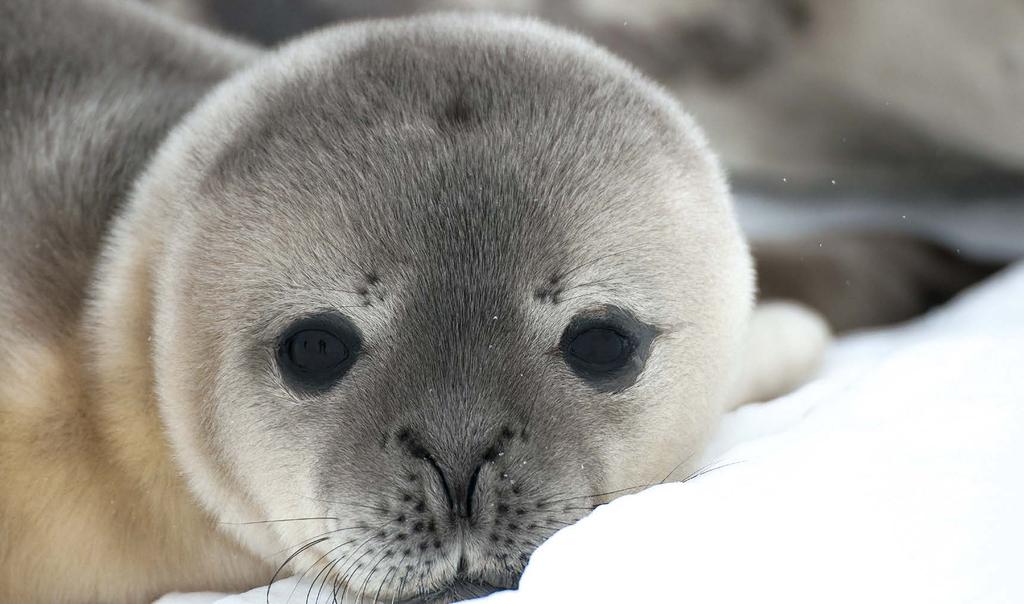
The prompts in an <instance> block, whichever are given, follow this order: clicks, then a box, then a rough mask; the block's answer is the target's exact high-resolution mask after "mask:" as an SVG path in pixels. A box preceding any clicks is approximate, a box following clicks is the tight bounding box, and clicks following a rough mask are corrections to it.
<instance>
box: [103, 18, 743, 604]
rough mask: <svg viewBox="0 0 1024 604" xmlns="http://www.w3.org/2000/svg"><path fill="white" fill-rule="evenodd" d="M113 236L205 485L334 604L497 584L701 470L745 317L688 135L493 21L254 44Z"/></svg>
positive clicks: (660, 105) (223, 508)
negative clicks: (610, 504) (256, 52)
mask: <svg viewBox="0 0 1024 604" xmlns="http://www.w3.org/2000/svg"><path fill="white" fill-rule="evenodd" d="M118 246H120V249H121V250H122V251H123V252H126V251H131V250H133V249H134V250H135V251H137V252H138V253H139V254H142V255H144V256H146V258H147V263H148V265H147V266H148V268H147V272H148V274H150V275H151V279H152V280H153V285H152V290H153V298H152V306H153V319H152V326H151V332H152V337H153V347H154V368H153V376H154V381H155V389H156V393H157V399H158V402H159V404H158V407H159V412H160V415H161V418H162V421H163V422H164V423H165V425H166V428H167V433H168V438H169V440H170V443H171V446H172V448H173V450H174V452H175V455H176V458H177V460H178V463H180V465H181V468H182V470H183V472H184V473H185V475H186V476H187V477H188V478H189V482H190V485H191V486H192V488H193V490H194V491H195V493H196V495H197V496H198V498H199V499H200V500H201V501H202V503H203V504H204V505H205V506H206V507H207V508H208V509H209V510H210V511H211V513H212V514H214V515H215V516H216V517H217V518H218V519H219V520H222V521H237V520H261V519H287V518H313V519H311V520H297V521H294V522H277V523H269V524H266V525H259V526H246V527H244V528H239V529H238V531H237V532H238V534H239V536H240V538H241V539H242V540H243V541H245V542H246V543H247V544H248V545H249V546H250V547H251V548H253V549H254V550H256V551H258V552H260V553H262V554H264V555H267V556H271V555H273V554H274V553H280V551H281V548H282V547H286V546H292V547H294V548H299V547H301V546H304V545H308V546H309V547H308V548H307V549H305V551H303V553H302V554H301V555H300V556H299V557H297V558H296V559H295V560H296V562H298V563H297V564H296V565H295V569H296V570H297V571H303V570H307V569H308V572H307V574H306V578H307V579H309V578H313V577H316V578H317V579H316V580H320V581H323V582H324V583H325V584H326V586H327V587H326V589H335V586H336V589H337V592H338V594H339V595H341V594H342V593H347V594H348V595H354V594H356V593H360V594H361V593H365V594H368V595H372V596H376V597H381V598H398V599H408V598H433V599H437V600H448V599H454V598H458V597H463V596H466V595H471V594H473V593H476V592H477V590H478V589H479V590H487V589H490V588H491V586H494V587H505V586H514V585H515V583H516V581H517V578H518V576H519V574H520V572H521V571H522V569H523V567H524V565H525V563H526V561H527V559H528V557H529V555H530V553H531V552H532V551H533V550H534V548H536V546H537V545H538V544H540V543H541V542H542V541H543V540H544V539H545V538H547V537H548V536H549V535H550V534H552V533H553V532H554V531H556V530H557V529H558V528H560V527H562V526H565V525H566V524H568V523H571V522H573V521H574V520H576V519H578V518H579V517H581V516H582V515H584V514H585V513H586V511H588V510H589V509H590V508H591V507H592V506H593V505H594V504H596V503H598V502H600V501H604V500H606V499H608V498H610V497H612V496H614V495H615V494H616V493H617V492H619V491H620V490H622V489H628V488H629V487H637V486H642V485H646V484H650V483H652V482H657V481H660V480H662V479H664V478H666V477H667V476H668V475H669V474H670V473H672V472H673V471H680V472H685V471H688V470H689V469H692V464H693V463H694V462H695V459H696V456H695V455H696V453H698V452H699V451H700V449H701V447H702V445H703V443H704V440H705V438H706V436H707V433H708V431H709V430H710V428H711V426H712V425H713V422H714V420H715V418H716V417H717V415H718V414H719V412H720V409H721V406H722V400H721V399H722V397H723V396H724V395H725V392H726V391H727V389H728V381H729V376H730V375H731V373H732V371H733V364H734V360H735V357H736V349H737V347H738V342H739V339H740V337H741V333H742V331H743V328H744V325H745V323H746V320H747V316H748V313H749V310H750V306H751V302H752V284H751V281H752V280H751V268H750V260H749V257H748V252H747V249H746V247H745V244H744V242H743V240H742V237H741V235H740V232H739V230H738V227H737V225H736V223H735V220H734V217H733V213H732V209H731V205H730V201H729V198H728V192H727V189H726V185H725V184H724V180H723V176H722V174H721V171H720V169H719V167H718V166H717V163H716V162H715V160H714V158H713V157H712V155H711V154H710V152H709V151H708V149H707V147H706V145H705V142H704V140H703V138H702V136H701V135H700V134H699V133H698V131H697V130H696V128H695V126H694V125H693V124H692V123H691V121H690V120H689V118H688V117H687V116H685V115H684V114H683V113H682V112H681V111H680V109H679V108H677V107H676V106H675V105H674V103H673V102H672V101H671V100H670V99H669V98H668V97H667V96H666V95H665V94H664V93H663V92H662V91H661V90H659V89H658V88H656V87H655V86H654V85H652V84H651V83H650V82H648V81H647V80H645V79H644V78H643V77H641V76H640V75H638V74H637V72H635V71H634V70H632V69H631V68H629V67H628V66H626V65H625V64H623V63H622V62H620V61H618V60H617V59H615V58H613V57H611V56H610V55H609V54H607V53H606V52H604V51H602V50H600V49H598V48H596V47H594V46H593V45H591V44H589V43H588V42H586V41H584V40H582V39H581V38H579V37H577V36H574V35H572V34H569V33H566V32H564V31H561V30H558V29H554V28H551V27H548V26H544V25H541V24H538V23H535V22H532V21H525V20H512V19H504V18H497V17H490V16H473V17H469V16H434V17H425V18H417V19H412V20H406V21H391V22H371V23H365V24H356V25H346V26H342V27H338V28H334V29H329V30H325V31H323V32H320V33H316V34H314V35H312V36H310V37H307V38H305V39H302V40H300V41H298V42H296V43H294V44H291V45H289V46H286V47H284V48H283V49H281V50H279V51H276V52H274V53H272V54H271V55H269V56H268V57H267V58H266V59H265V60H263V61H261V62H259V63H258V64H256V65H255V66H253V67H252V68H251V69H249V70H248V71H246V72H245V73H242V74H240V75H239V76H237V77H235V78H234V79H232V80H230V81H229V82H227V83H225V84H224V85H223V86H222V87H221V88H220V89H219V90H218V91H216V92H215V93H214V94H212V95H211V97H210V98H209V99H207V101H206V102H204V103H203V104H202V105H201V106H200V107H199V108H197V110H196V111H195V112H194V113H193V114H192V115H191V116H190V118H188V119H187V120H186V121H185V123H184V124H183V125H182V126H181V127H180V128H179V129H178V130H177V131H176V132H175V133H174V134H173V135H172V136H171V137H170V139H169V140H168V142H167V143H165V145H164V146H163V148H162V150H161V152H160V153H159V154H158V156H157V158H156V159H155V161H154V164H153V165H152V166H151V168H150V169H149V170H148V172H147V174H146V175H145V177H144V178H143V179H142V181H141V183H140V186H139V187H138V189H137V191H136V194H135V196H134V199H133V202H132V207H131V208H130V209H129V211H128V212H127V214H126V216H125V217H124V219H123V220H122V221H121V223H120V224H119V225H118V228H117V241H116V244H115V250H116V249H117V248H118ZM118 255H120V253H115V254H114V256H118ZM111 270H112V269H111ZM108 278H110V279H115V278H116V275H108ZM111 320H116V318H112V319H111ZM622 492H626V491H622ZM303 540H305V541H303ZM299 561H303V562H299Z"/></svg>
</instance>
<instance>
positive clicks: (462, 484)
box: [398, 430, 497, 520]
mask: <svg viewBox="0 0 1024 604" xmlns="http://www.w3.org/2000/svg"><path fill="white" fill-rule="evenodd" d="M398 441H399V442H400V443H401V444H402V445H403V447H404V449H405V451H406V452H407V453H408V454H409V455H410V456H412V457H415V458H417V459H422V460H423V461H425V462H427V464H429V465H430V467H431V468H432V469H433V471H434V474H435V475H436V476H437V479H438V481H439V482H440V485H441V490H442V491H443V492H444V496H445V499H446V500H447V503H448V510H449V512H450V514H451V515H452V517H456V518H465V519H467V520H473V518H474V513H475V511H476V510H475V503H476V501H475V500H476V497H477V491H478V489H479V483H480V471H481V470H482V469H483V466H484V464H486V463H488V462H491V461H494V459H495V458H496V456H497V447H496V446H491V447H489V448H488V449H487V450H486V451H484V453H483V454H482V455H479V456H477V457H476V458H475V459H473V460H472V461H471V462H470V463H452V462H450V461H448V460H446V459H438V458H437V457H436V456H435V455H434V454H433V452H432V451H430V450H429V449H427V448H426V447H425V446H424V445H423V444H422V443H421V441H420V440H419V439H418V438H417V437H416V436H415V435H414V434H413V433H412V432H411V431H410V430H402V431H400V432H399V433H398Z"/></svg>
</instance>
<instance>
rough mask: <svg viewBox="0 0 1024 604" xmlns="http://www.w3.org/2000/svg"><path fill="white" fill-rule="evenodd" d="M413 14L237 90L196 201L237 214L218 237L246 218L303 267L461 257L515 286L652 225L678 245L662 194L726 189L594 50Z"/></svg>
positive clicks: (468, 268) (639, 86)
mask: <svg viewBox="0 0 1024 604" xmlns="http://www.w3.org/2000/svg"><path fill="white" fill-rule="evenodd" d="M417 23H418V25H417V26H416V27H413V26H408V27H406V28H404V29H403V28H401V27H399V28H392V29H387V28H385V29H383V30H380V31H373V32H369V33H367V32H364V35H362V36H361V37H360V40H361V41H360V42H359V43H346V44H347V45H346V47H345V48H346V49H345V51H344V52H340V53H339V54H338V56H336V57H330V56H329V53H325V52H324V47H325V46H326V47H329V43H330V42H331V39H322V40H314V41H313V42H316V44H313V45H314V46H316V47H317V48H318V52H319V53H320V57H319V58H318V59H316V60H304V61H297V62H296V64H295V65H293V66H292V67H293V68H292V69H283V68H281V69H276V70H269V71H270V72H271V73H270V74H269V75H267V76H265V77H261V78H251V80H252V82H251V85H250V88H249V90H247V91H241V92H244V93H245V94H248V95H250V97H252V98H256V99H258V102H256V103H252V102H248V103H247V107H248V109H247V112H246V114H245V116H244V117H245V119H244V120H242V123H243V127H240V128H237V129H236V130H235V131H234V132H233V133H232V135H231V136H230V137H228V142H227V144H226V145H225V146H224V147H222V150H221V152H220V153H219V154H218V155H217V156H216V160H215V161H213V162H211V165H210V166H208V169H207V172H206V175H205V178H206V185H205V187H204V189H205V191H204V192H205V197H206V198H207V199H209V200H210V203H208V204H206V205H207V206H209V207H211V208H214V211H216V210H217V208H221V207H224V208H227V209H229V210H230V211H226V212H223V213H222V215H223V216H224V217H225V221H226V223H227V224H224V225H223V226H224V227H225V228H218V229H217V230H218V232H219V233H224V232H237V231H238V230H239V229H238V226H237V225H236V224H234V222H232V221H237V220H238V217H240V216H241V217H245V220H246V221H247V222H248V223H250V224H252V225H255V226H256V228H258V229H259V230H260V231H266V232H274V233H277V235H276V236H275V237H276V239H277V240H280V241H282V242H285V243H287V245H285V246H280V251H279V252H277V253H276V254H275V256H276V257H281V256H286V257H287V258H283V259H281V262H291V263H293V264H295V265H296V266H300V265H302V264H303V263H308V262H312V259H315V258H333V257H342V258H351V259H353V260H359V259H360V258H368V257H370V258H375V259H377V260H378V261H380V262H387V264H388V265H389V266H392V267H399V266H417V267H421V268H422V267H423V266H438V267H445V266H447V267H449V268H451V263H452V262H453V259H455V260H454V261H457V262H458V263H460V268H459V269H458V270H449V271H447V272H443V274H445V275H452V274H457V275H463V276H467V277H468V276H470V275H472V276H473V279H474V280H476V279H482V278H486V277H491V278H494V279H495V280H506V281H510V282H511V281H513V279H512V277H515V276H516V275H526V274H529V275H530V276H531V278H539V277H546V276H548V275H557V274H559V272H560V271H561V270H564V269H565V268H566V267H571V266H573V265H576V264H580V263H583V262H590V260H592V259H594V258H609V259H611V260H608V261H607V262H612V261H614V262H616V263H617V264H619V265H621V264H622V262H623V260H624V258H625V255H624V252H625V250H627V249H636V248H638V247H640V248H642V247H643V246H642V245H641V244H650V245H652V246H656V245H657V244H658V241H655V240H654V238H655V236H656V235H657V234H658V233H665V237H673V238H674V239H679V236H680V235H679V234H680V231H673V230H672V229H671V228H667V227H666V223H667V222H668V221H667V220H666V219H667V217H668V216H669V215H670V214H672V212H670V211H667V210H666V211H663V210H665V209H666V208H667V206H670V205H672V204H673V203H674V202H675V201H677V200H679V199H680V198H684V197H687V196H690V197H694V199H693V200H692V201H693V202H694V203H695V205H713V204H714V203H715V202H717V201H718V200H713V199H711V198H712V197H714V196H715V195H716V194H717V193H718V192H720V191H719V190H718V189H717V188H716V187H715V186H712V187H707V186H702V185H706V184H707V183H708V182H711V181H717V178H718V174H717V172H716V171H715V168H714V166H713V165H712V164H711V163H710V162H709V161H708V160H707V155H706V153H704V152H703V150H702V149H701V148H700V143H699V141H696V140H694V139H693V138H692V137H691V136H689V135H690V134H692V133H690V132H686V131H685V124H684V123H682V122H680V121H679V120H678V119H675V118H676V117H677V116H673V115H672V110H671V107H668V108H666V107H665V106H664V104H663V103H662V100H661V99H659V98H658V96H657V95H656V94H654V93H652V89H651V88H650V87H649V86H648V85H646V84H645V82H644V81H643V80H642V78H640V77H639V76H637V75H636V74H635V73H634V72H632V71H631V70H629V69H628V68H626V67H624V66H622V65H621V64H617V63H614V62H611V60H610V59H607V58H606V57H605V55H603V54H602V51H599V50H598V49H596V48H594V47H592V46H587V45H582V43H579V44H576V45H568V47H567V46H566V44H564V43H561V42H559V43H555V42H552V41H551V40H548V39H547V38H545V37H543V36H541V39H538V37H537V36H518V35H514V34H516V33H517V32H508V31H498V32H491V33H494V35H484V34H482V33H481V32H480V31H478V30H474V29H473V28H469V30H467V31H469V32H470V33H464V34H463V33H457V32H456V33H453V31H451V30H450V29H445V30H437V29H432V27H431V25H430V21H429V20H428V21H426V22H424V21H417ZM449 25H450V24H449ZM473 32H475V33H473ZM484 33H487V32H484ZM562 35H564V36H568V34H562ZM584 51H586V52H592V53H594V54H595V57H597V58H594V57H590V56H589V55H587V54H586V52H584ZM325 56H326V57H327V58H325ZM606 63H607V64H606ZM249 100H250V101H251V100H252V99H251V98H250V99H249ZM709 179H710V180H709ZM687 182H689V183H691V184H692V183H698V185H701V186H689V187H688V186H687V185H686V183H687ZM705 202H711V203H705ZM637 204H643V205H645V206H647V207H645V208H643V209H642V211H641V210H640V209H639V208H638V207H637ZM239 206H244V207H239ZM207 222H208V223H209V222H210V221H207ZM660 241H661V242H664V241H665V238H664V237H661V238H660ZM336 252H341V253H342V254H343V256H339V254H338V253H336ZM638 253H643V250H641V252H638ZM633 255H634V256H635V255H636V254H633ZM599 264H600V262H595V263H590V264H587V267H588V269H589V268H591V267H593V268H598V269H599V268H600V266H598V265H599ZM491 267H500V268H502V270H503V271H504V272H506V273H508V272H514V273H515V274H514V275H508V274H501V275H498V274H496V269H494V270H492V269H491ZM513 269H515V270H514V271H513ZM606 272H607V271H606ZM577 274H578V276H580V277H584V276H585V271H582V270H581V271H579V272H578V273H577ZM636 274H637V277H636V278H637V279H639V278H640V276H641V274H640V273H636Z"/></svg>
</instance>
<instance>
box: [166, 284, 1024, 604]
mask: <svg viewBox="0 0 1024 604" xmlns="http://www.w3.org/2000/svg"><path fill="white" fill-rule="evenodd" d="M705 461H706V463H707V464H710V465H712V466H722V467H720V469H717V470H713V471H711V472H708V473H706V474H704V475H702V476H700V477H699V478H696V479H694V480H691V481H690V482H687V483H685V484H671V485H662V486H658V487H654V488H652V489H649V490H647V491H645V492H643V493H640V494H637V495H633V496H629V497H623V498H621V499H619V500H617V501H615V502H613V503H611V504H609V505H606V506H602V507H600V508H598V509H597V510H596V511H595V512H594V513H593V514H591V515H590V516H589V517H587V518H585V519H584V520H583V521H581V522H579V523H578V524H576V525H574V526H571V527H568V528H566V529H564V530H562V531H561V532H559V533H558V534H556V535H555V536H554V537H553V538H552V539H550V540H549V541H548V542H547V543H545V544H544V545H543V546H541V548H540V549H538V550H537V552H536V553H535V554H534V556H533V559H532V560H531V561H530V564H529V566H528V568H527V570H526V573H525V574H524V576H523V579H522V581H521V583H520V589H519V590H518V591H515V592H504V593H500V594H495V595H493V596H491V597H490V598H487V599H485V601H486V602H487V603H488V604H492V603H493V604H519V603H533V602H638V601H673V602H700V603H701V604H709V603H716V602H786V603H787V604H789V603H803V602H806V603H814V604H818V603H821V602H830V603H834V602H851V603H858V604H861V603H864V602H900V603H903V602H928V603H932V604H935V603H942V602H950V603H952V602H956V603H962V602H977V603H981V602H984V603H1002V602H1006V603H1010V602H1024V264H1018V265H1017V266H1016V267H1015V268H1013V269H1010V270H1008V271H1005V272H1004V273H1003V274H1001V275H998V276H996V277H995V278H993V279H991V280H989V282H987V283H985V284H984V285H982V286H981V287H980V288H977V289H975V290H974V291H970V292H967V293H966V294H965V295H963V296H962V297H961V298H959V299H958V300H956V301H954V302H953V303H952V304H950V305H949V306H947V307H946V308H944V309H941V310H939V311H938V312H935V313H933V314H932V315H930V316H928V317H925V318H924V319H921V320H918V321H916V322H914V323H912V324H909V325H907V326H904V327H900V328H895V329H889V330H883V331H878V332H874V333H867V334H862V335H857V336H852V337H848V338H845V339H844V340H841V341H840V342H838V343H837V344H836V345H835V346H834V347H833V349H832V350H831V352H830V355H829V358H828V361H827V363H826V367H825V368H824V370H823V372H822V374H821V376H820V378H819V379H817V380H815V381H814V382H813V383H811V384H808V385H807V386H806V387H804V388H802V389H801V390H799V391H798V392H795V393H793V394H791V395H789V396H786V397H783V398H781V399H778V400H776V401H772V402H771V403H767V404H761V405H751V406H747V407H744V408H741V409H739V410H738V411H736V412H734V413H732V414H730V415H729V416H727V417H726V418H725V419H724V421H723V423H722V426H721V429H720V430H719V432H718V435H717V437H716V439H715V441H714V442H713V443H712V445H711V448H710V449H709V451H708V454H707V456H706V460H705ZM732 462H738V463H732ZM724 464H731V465H724ZM293 587H294V584H293V583H292V582H290V581H285V582H282V583H280V584H279V585H277V586H275V590H274V593H275V596H276V598H273V599H272V601H273V602H285V601H286V599H287V597H288V595H289V594H290V593H291V591H292V589H293ZM298 593H299V594H300V596H299V597H298V599H299V600H301V599H302V596H304V595H305V589H302V591H301V592H298ZM265 595H266V591H265V589H262V590H256V591H254V592H250V593H249V594H245V595H241V596H231V597H224V598H222V599H221V598H219V597H217V596H214V595H209V596H204V597H198V596H197V595H192V596H191V597H192V598H194V599H191V600H184V599H180V598H181V596H172V597H167V598H165V599H163V600H161V601H160V602H161V604H185V603H186V602H189V603H191V604H198V603H207V602H219V603H220V604H242V603H249V602H253V603H255V602H265Z"/></svg>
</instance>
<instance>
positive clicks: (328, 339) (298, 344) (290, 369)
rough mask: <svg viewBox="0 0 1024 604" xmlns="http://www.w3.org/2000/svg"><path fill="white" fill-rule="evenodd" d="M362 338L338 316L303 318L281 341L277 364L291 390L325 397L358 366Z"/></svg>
mask: <svg viewBox="0 0 1024 604" xmlns="http://www.w3.org/2000/svg"><path fill="white" fill-rule="evenodd" d="M361 347H362V338H361V337H360V335H359V331H358V330H357V329H356V327H355V325H353V324H352V322H351V321H349V320H348V319H347V318H345V317H343V316H342V315H339V314H335V313H324V314H320V315H315V316H311V317H305V318H302V319H299V320H298V321H296V322H295V323H293V324H292V325H291V326H289V327H288V329H286V330H285V331H284V333H283V334H282V336H281V338H280V339H279V340H278V344H277V364H278V367H279V369H280V371H281V376H282V377H283V378H284V380H285V383H286V384H287V385H288V387H289V388H292V389H293V390H295V391H296V392H298V393H300V394H321V393H323V392H326V391H327V390H329V389H330V388H331V387H332V386H334V385H335V384H336V383H337V382H338V381H339V380H341V378H342V377H343V376H344V375H345V373H346V372H348V370H349V368H350V367H352V365H353V364H354V363H355V361H356V358H357V357H358V356H359V351H360V349H361Z"/></svg>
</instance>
